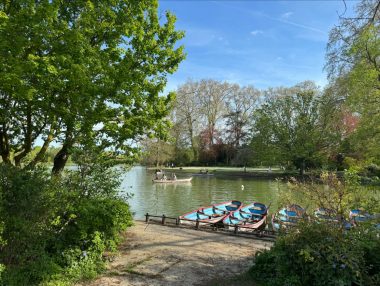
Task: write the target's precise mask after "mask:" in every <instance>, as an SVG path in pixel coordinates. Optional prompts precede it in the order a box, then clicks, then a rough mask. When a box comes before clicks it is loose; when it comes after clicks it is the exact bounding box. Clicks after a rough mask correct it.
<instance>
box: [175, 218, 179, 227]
mask: <svg viewBox="0 0 380 286" xmlns="http://www.w3.org/2000/svg"><path fill="white" fill-rule="evenodd" d="M175 224H176V225H179V217H177V218H176V219H175Z"/></svg>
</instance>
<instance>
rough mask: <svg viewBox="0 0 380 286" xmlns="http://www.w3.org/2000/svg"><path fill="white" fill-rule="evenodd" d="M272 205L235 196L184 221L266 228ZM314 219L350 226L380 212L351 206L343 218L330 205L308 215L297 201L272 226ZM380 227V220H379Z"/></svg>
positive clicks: (243, 228)
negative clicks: (245, 202) (233, 198)
mask: <svg viewBox="0 0 380 286" xmlns="http://www.w3.org/2000/svg"><path fill="white" fill-rule="evenodd" d="M268 210H269V206H266V205H265V204H263V203H259V202H253V203H250V204H247V205H243V204H242V203H241V202H240V201H236V200H232V201H227V202H223V203H218V204H213V205H211V206H207V207H201V208H198V209H196V210H193V211H191V212H189V213H186V214H184V215H181V216H180V217H179V221H180V223H182V224H197V225H215V226H220V227H223V228H227V229H236V228H238V229H239V230H240V231H258V230H263V229H265V226H266V225H267V222H268V215H269V214H268ZM311 218H312V219H314V220H315V221H317V222H319V223H321V222H326V223H334V224H342V225H343V227H345V228H346V229H350V228H352V227H355V226H357V225H358V224H360V223H362V222H365V221H376V220H377V221H378V219H379V215H370V214H368V213H366V212H364V211H362V210H359V209H357V210H351V211H350V214H349V219H348V220H345V219H342V218H341V219H339V217H338V216H337V214H336V213H335V212H334V211H332V210H329V209H326V208H318V209H316V210H315V211H314V214H313V216H307V214H306V210H305V209H304V208H302V207H301V206H299V205H297V204H291V205H288V206H286V207H283V208H281V209H280V210H278V211H277V212H276V213H274V214H273V215H272V217H271V220H270V221H271V224H272V230H274V231H279V230H284V229H285V230H286V229H289V228H292V227H294V226H296V225H297V223H298V222H299V221H300V220H302V219H308V220H310V219H311ZM375 226H376V227H377V228H380V223H377V224H376V223H375Z"/></svg>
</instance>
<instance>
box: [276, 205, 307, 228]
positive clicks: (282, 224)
mask: <svg viewBox="0 0 380 286" xmlns="http://www.w3.org/2000/svg"><path fill="white" fill-rule="evenodd" d="M305 214H306V211H305V209H304V208H302V207H301V206H299V205H296V204H292V205H289V206H287V207H284V208H282V209H280V210H279V211H278V212H277V213H275V214H274V215H273V216H272V227H273V229H274V230H279V229H281V228H289V227H292V226H295V225H296V224H297V222H298V221H299V220H300V219H301V218H303V217H304V216H305Z"/></svg>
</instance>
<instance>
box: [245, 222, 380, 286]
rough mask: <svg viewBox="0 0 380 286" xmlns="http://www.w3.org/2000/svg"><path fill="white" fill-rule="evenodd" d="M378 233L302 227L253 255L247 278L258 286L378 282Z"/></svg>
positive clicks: (310, 225)
mask: <svg viewBox="0 0 380 286" xmlns="http://www.w3.org/2000/svg"><path fill="white" fill-rule="evenodd" d="M378 235H379V233H378V231H376V230H374V229H371V228H368V229H366V230H364V229H354V230H351V231H349V232H342V231H341V230H340V229H339V228H337V227H333V226H332V225H330V224H309V223H305V224H302V225H301V226H300V227H299V229H298V231H296V232H291V233H288V234H286V235H282V236H280V237H279V238H278V239H277V240H276V242H275V244H274V246H273V247H272V248H271V249H270V250H266V251H264V252H261V253H259V254H257V255H256V258H255V265H254V266H253V267H252V268H251V269H250V274H251V275H252V276H253V277H254V278H255V279H256V280H257V281H259V282H260V283H262V284H260V285H268V286H283V285H289V286H290V285H292V286H297V285H299V286H302V285H315V286H318V285H320V286H322V285H341V286H343V285H347V286H349V285H363V286H364V285H366V286H371V285H373V286H375V285H378V283H379V282H380V275H379V273H380V264H379V262H378V259H376V257H379V255H380V239H379V236H378Z"/></svg>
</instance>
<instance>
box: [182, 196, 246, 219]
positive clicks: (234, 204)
mask: <svg viewBox="0 0 380 286" xmlns="http://www.w3.org/2000/svg"><path fill="white" fill-rule="evenodd" d="M241 206H242V203H241V202H240V201H228V202H223V203H219V204H213V205H211V206H208V207H201V208H199V209H196V210H193V211H191V212H189V213H186V214H184V215H182V216H180V217H179V220H180V222H181V223H195V222H197V221H198V222H201V223H202V224H215V223H218V222H220V221H222V220H223V219H224V218H225V217H226V215H228V214H229V213H230V212H232V211H236V210H239V209H240V208H241Z"/></svg>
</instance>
